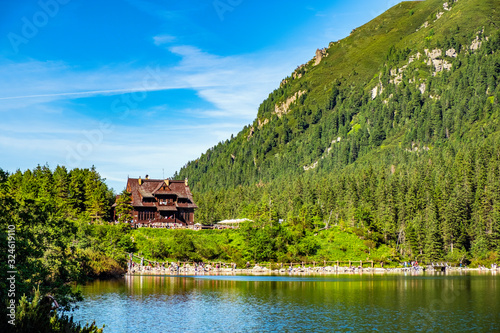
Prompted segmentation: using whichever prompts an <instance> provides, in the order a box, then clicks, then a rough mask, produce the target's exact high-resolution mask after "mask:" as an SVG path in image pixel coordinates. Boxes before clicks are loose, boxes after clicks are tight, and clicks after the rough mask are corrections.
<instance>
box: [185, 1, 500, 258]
mask: <svg viewBox="0 0 500 333" xmlns="http://www.w3.org/2000/svg"><path fill="white" fill-rule="evenodd" d="M498 7H499V6H498V5H497V4H495V2H494V1H480V0H459V1H455V2H452V1H449V2H444V3H443V1H442V0H427V1H424V2H403V3H401V4H399V5H396V6H395V7H393V8H392V9H390V10H389V11H387V12H386V13H384V14H382V15H381V16H379V17H377V18H376V19H374V20H372V21H371V22H369V23H367V24H365V25H364V26H362V27H360V28H358V29H355V30H354V31H353V32H352V33H351V35H350V36H349V37H347V38H345V39H343V40H341V41H338V42H335V43H331V44H330V46H329V47H328V48H327V49H324V50H318V51H317V52H316V57H315V58H314V59H312V60H311V61H310V62H308V63H307V64H304V65H302V66H299V67H298V68H297V70H295V71H294V73H292V74H291V75H290V76H289V77H287V78H285V79H284V80H283V82H282V84H281V85H280V87H279V88H278V89H276V90H275V91H273V92H272V93H271V94H270V95H269V97H268V98H267V99H266V100H265V101H264V102H263V103H262V104H261V106H260V107H259V110H258V114H257V118H256V120H255V121H254V122H253V124H251V125H250V126H247V127H245V128H244V129H243V130H242V131H241V132H240V133H239V134H238V135H237V136H236V137H234V138H232V139H231V140H227V141H226V142H223V143H220V144H219V145H217V146H215V147H213V148H212V149H209V150H208V151H207V152H206V153H205V154H203V155H202V156H201V157H200V158H199V159H197V160H195V161H191V162H189V163H188V164H187V165H186V166H185V167H184V168H182V169H181V170H180V171H179V174H178V175H176V176H177V177H179V178H184V177H188V178H189V179H190V183H191V184H192V189H193V192H194V194H195V196H196V197H197V200H198V201H199V206H200V207H201V209H200V211H199V213H198V218H199V220H200V221H202V222H205V223H207V222H208V223H209V222H213V221H216V220H218V219H222V218H229V217H256V216H257V217H259V216H267V217H266V218H270V219H271V220H272V219H273V218H286V219H287V220H288V221H292V220H293V221H295V222H294V223H299V222H298V221H302V222H300V223H302V225H303V226H304V227H305V228H315V227H317V225H318V224H321V223H326V224H328V223H330V222H333V221H335V222H336V223H343V224H345V225H346V226H348V227H355V228H360V230H361V231H360V232H361V233H364V236H362V237H365V238H368V239H371V240H372V241H374V242H375V243H376V244H382V243H386V244H389V245H391V246H393V247H394V248H398V249H399V250H400V251H402V252H405V253H412V254H417V253H420V254H426V253H427V254H432V253H433V255H436V256H438V254H443V253H453V249H454V248H455V249H456V248H457V247H458V248H460V249H462V250H463V251H473V250H474V251H476V252H477V253H482V255H485V254H484V253H487V252H488V251H489V250H491V249H498V247H499V246H500V244H499V241H498V239H499V238H500V194H499V193H498V190H497V189H495V187H493V188H492V187H491V186H492V185H493V186H496V188H498V187H499V186H498V185H500V184H499V179H500V178H498V177H496V176H497V175H499V174H500V171H499V163H498V160H499V159H500V158H499V157H500V155H499V154H500V147H499V145H498V142H499V140H498V139H499V137H500V136H499V133H500V132H499V129H500V127H499V125H500V124H499V119H500V116H499V112H500V110H499V109H500V107H499V103H498V101H499V98H500V88H499V86H500V53H499V51H500V34H499V32H498V31H499V29H498V26H499V24H500V17H499V12H498V11H499V8H498ZM495 177H496V178H495ZM266 212H268V213H266ZM266 214H267V215H266ZM429 231H431V232H429ZM457 244H458V245H457ZM478 251H479V252H478ZM455 252H456V251H455ZM476 252H475V253H476Z"/></svg>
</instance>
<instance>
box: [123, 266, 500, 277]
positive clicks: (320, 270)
mask: <svg viewBox="0 0 500 333" xmlns="http://www.w3.org/2000/svg"><path fill="white" fill-rule="evenodd" d="M142 268H143V269H140V268H139V269H132V270H130V271H127V273H125V275H124V276H193V275H194V276H197V275H200V276H217V275H289V276H293V275H337V274H363V273H368V274H374V273H375V274H385V273H398V274H402V273H404V274H408V273H411V274H423V273H466V272H485V273H487V272H491V273H494V274H496V273H497V272H499V271H500V269H499V268H496V269H493V268H491V269H490V268H465V267H445V268H443V269H441V268H439V269H434V268H432V267H417V268H413V267H411V268H408V267H407V268H399V267H397V268H359V267H351V268H350V267H342V266H340V267H337V266H328V267H314V268H313V267H304V268H292V269H289V268H288V269H285V268H281V269H269V268H267V267H254V268H252V269H238V268H236V269H235V268H218V269H217V268H214V269H194V268H193V267H180V268H179V269H171V268H162V267H159V268H158V267H148V266H144V267H142Z"/></svg>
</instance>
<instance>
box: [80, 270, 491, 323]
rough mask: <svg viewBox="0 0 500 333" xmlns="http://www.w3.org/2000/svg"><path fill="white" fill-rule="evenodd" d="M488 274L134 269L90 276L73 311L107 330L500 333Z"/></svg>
mask: <svg viewBox="0 0 500 333" xmlns="http://www.w3.org/2000/svg"><path fill="white" fill-rule="evenodd" d="M499 283H500V275H494V273H491V272H486V273H484V272H483V273H481V272H480V273H463V274H458V273H457V274H447V275H445V274H444V273H435V274H429V273H425V274H419V275H402V274H398V275H391V274H384V275H371V274H363V275H357V274H356V275H329V276H314V277H312V276H290V277H289V276H198V277H196V276H191V277H186V276H175V277H172V276H136V277H126V278H124V279H121V280H114V281H95V282H93V283H91V284H89V285H86V286H85V287H83V293H84V297H85V301H83V302H82V303H81V304H80V309H79V310H77V311H76V312H75V313H74V315H75V317H76V319H77V320H80V321H83V322H87V321H93V320H95V321H96V323H97V324H98V325H99V326H102V325H103V324H105V325H106V327H105V330H104V332H337V331H338V332H404V331H407V332H428V331H440V332H466V331H469V332H500V288H499Z"/></svg>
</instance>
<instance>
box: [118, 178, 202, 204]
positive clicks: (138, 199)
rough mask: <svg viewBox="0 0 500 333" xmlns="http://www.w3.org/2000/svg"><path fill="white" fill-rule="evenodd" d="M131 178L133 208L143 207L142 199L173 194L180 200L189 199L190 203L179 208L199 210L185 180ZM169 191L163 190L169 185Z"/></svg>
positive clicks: (128, 184) (129, 187)
mask: <svg viewBox="0 0 500 333" xmlns="http://www.w3.org/2000/svg"><path fill="white" fill-rule="evenodd" d="M140 180H141V184H139V178H129V179H128V181H127V189H128V190H129V191H130V193H132V206H134V207H143V204H142V198H154V197H155V196H157V195H165V194H172V195H176V196H177V197H178V198H184V199H188V203H183V204H181V205H179V206H178V207H179V208H198V206H196V204H195V203H194V201H193V195H192V194H191V190H190V189H189V186H187V185H186V182H185V181H184V180H167V182H166V181H165V180H163V179H140ZM167 183H168V189H169V190H163V189H162V186H163V185H167ZM159 207H161V206H159Z"/></svg>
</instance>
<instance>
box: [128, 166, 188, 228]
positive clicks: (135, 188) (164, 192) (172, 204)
mask: <svg viewBox="0 0 500 333" xmlns="http://www.w3.org/2000/svg"><path fill="white" fill-rule="evenodd" d="M127 192H130V193H131V194H132V202H131V204H132V207H133V211H132V216H133V221H132V223H133V224H134V225H136V226H148V225H149V226H155V227H179V226H188V227H189V226H192V225H194V210H195V209H196V208H198V206H196V204H195V203H194V201H193V195H192V194H191V191H190V189H189V186H188V181H187V179H186V180H170V179H149V178H148V177H147V176H146V179H141V178H140V177H139V178H129V179H128V181H127Z"/></svg>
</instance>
